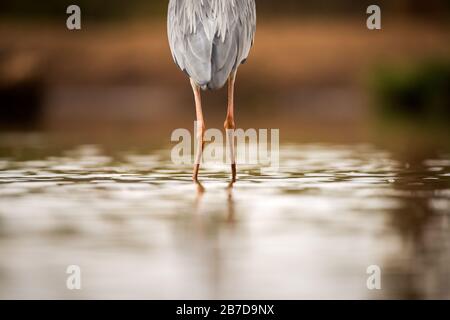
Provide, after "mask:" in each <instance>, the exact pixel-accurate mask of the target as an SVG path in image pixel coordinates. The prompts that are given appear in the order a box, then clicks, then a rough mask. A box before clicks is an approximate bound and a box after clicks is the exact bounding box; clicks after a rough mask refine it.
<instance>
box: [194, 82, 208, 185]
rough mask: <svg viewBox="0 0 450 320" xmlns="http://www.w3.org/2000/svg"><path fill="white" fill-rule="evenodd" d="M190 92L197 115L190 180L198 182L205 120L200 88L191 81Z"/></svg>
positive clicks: (203, 144) (203, 143)
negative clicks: (195, 146)
mask: <svg viewBox="0 0 450 320" xmlns="http://www.w3.org/2000/svg"><path fill="white" fill-rule="evenodd" d="M191 85H192V90H193V91H194V98H195V113H196V115H197V128H196V129H197V142H198V145H197V153H196V155H195V163H194V172H193V175H192V179H193V180H194V181H196V182H197V181H198V171H199V169H200V162H201V159H202V153H203V148H204V146H205V130H206V127H205V120H204V119H203V111H202V99H201V91H200V87H199V86H198V85H197V84H196V83H195V82H194V81H193V80H192V79H191Z"/></svg>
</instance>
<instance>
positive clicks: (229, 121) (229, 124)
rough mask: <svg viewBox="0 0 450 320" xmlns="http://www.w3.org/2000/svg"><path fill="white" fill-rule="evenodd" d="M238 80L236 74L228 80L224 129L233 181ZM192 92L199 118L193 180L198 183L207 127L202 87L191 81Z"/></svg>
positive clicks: (234, 177)
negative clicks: (235, 103)
mask: <svg viewBox="0 0 450 320" xmlns="http://www.w3.org/2000/svg"><path fill="white" fill-rule="evenodd" d="M235 80H236V72H235V71H234V72H232V73H231V75H230V77H229V79H228V110H227V116H226V118H225V123H224V128H225V131H226V133H227V138H228V139H227V141H228V143H229V145H228V148H227V150H229V155H228V158H229V159H230V160H231V181H232V182H235V181H236V175H237V174H236V150H235V146H234V130H235V129H236V126H235V122H234V83H235ZM191 85H192V90H193V91H194V98H195V111H196V116H197V132H196V134H197V143H198V145H197V148H196V149H197V151H196V155H195V162H194V172H193V174H192V179H193V180H194V181H195V182H198V174H199V170H200V163H201V159H202V154H203V150H204V147H205V131H206V125H205V120H204V118H203V111H202V99H201V87H200V86H199V85H197V84H196V83H195V82H194V81H193V80H192V79H191Z"/></svg>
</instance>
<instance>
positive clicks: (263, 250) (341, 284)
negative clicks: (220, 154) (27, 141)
mask: <svg viewBox="0 0 450 320" xmlns="http://www.w3.org/2000/svg"><path fill="white" fill-rule="evenodd" d="M11 154H14V153H13V152H11V153H9V155H5V154H4V155H3V156H2V158H1V159H0V199H1V202H0V298H74V299H78V298H148V299H166V298H167V299H169V298H170V299H177V298H180V299H197V298H210V299H216V298H220V299H222V298H224V299H227V298H232V299H239V298H253V299H258V298H267V299H279V298H287V299H302V298H338V299H346V298H369V299H371V298H450V271H449V267H448V266H449V265H450V233H449V231H450V229H449V227H450V222H449V219H450V155H445V154H444V155H440V156H439V157H431V158H429V159H425V160H423V161H420V162H419V163H413V164H411V163H407V162H404V161H400V160H397V159H396V157H395V156H394V155H393V154H391V153H389V152H387V151H385V150H380V149H377V148H376V147H374V146H371V145H327V144H300V145H295V144H291V145H288V144H286V145H283V146H282V147H281V151H280V161H281V167H280V170H279V171H278V172H274V173H265V174H261V173H260V170H259V169H258V168H257V167H246V168H240V169H241V170H240V172H239V181H238V182H237V183H236V184H235V185H234V186H232V187H231V186H229V185H228V182H227V181H228V178H229V177H228V168H226V167H217V166H215V167H210V168H206V169H204V170H202V172H201V178H202V185H203V187H200V186H197V185H195V184H193V183H192V182H191V180H190V168H189V167H176V166H174V165H172V164H171V162H170V161H169V156H170V152H169V150H165V149H163V150H153V151H148V152H144V153H142V152H140V153H137V152H130V151H124V152H114V153H110V152H106V151H104V150H103V148H102V147H101V146H79V147H76V148H71V149H70V150H66V151H63V152H53V151H48V152H45V151H44V152H40V153H38V154H37V155H34V156H31V157H28V158H23V157H20V156H11ZM69 265H79V266H80V267H81V270H82V290H79V291H76V290H75V291H70V290H68V289H67V288H66V278H67V276H68V275H67V274H66V268H67V266H69ZM370 265H378V266H379V267H380V268H381V272H382V278H381V279H382V281H381V285H382V289H381V290H368V289H367V286H366V280H367V278H368V276H369V275H368V274H367V273H366V269H367V267H368V266H370Z"/></svg>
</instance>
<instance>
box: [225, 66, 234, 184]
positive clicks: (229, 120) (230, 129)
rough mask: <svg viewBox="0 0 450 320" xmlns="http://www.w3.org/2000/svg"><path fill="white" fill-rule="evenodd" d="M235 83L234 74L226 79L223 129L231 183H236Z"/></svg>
mask: <svg viewBox="0 0 450 320" xmlns="http://www.w3.org/2000/svg"><path fill="white" fill-rule="evenodd" d="M235 81H236V72H233V73H232V74H231V75H230V78H229V79H228V111H227V117H226V119H225V123H224V127H225V131H226V133H227V143H228V146H227V147H228V148H227V149H228V150H229V159H230V160H231V174H232V181H233V182H235V181H236V150H235V148H234V130H235V129H236V125H235V123H234V83H235Z"/></svg>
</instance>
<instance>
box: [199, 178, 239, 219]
mask: <svg viewBox="0 0 450 320" xmlns="http://www.w3.org/2000/svg"><path fill="white" fill-rule="evenodd" d="M195 184H196V186H197V191H196V192H197V195H196V198H195V201H194V213H195V216H196V217H199V216H201V214H202V211H203V210H202V209H201V204H202V200H203V197H204V195H205V193H206V189H205V187H204V186H203V185H202V184H201V183H200V182H199V181H196V182H195ZM233 189H234V182H230V183H229V184H228V186H227V188H226V192H227V200H226V201H227V210H226V219H225V221H226V222H227V223H228V224H234V223H235V222H236V221H235V206H234V199H233Z"/></svg>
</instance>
